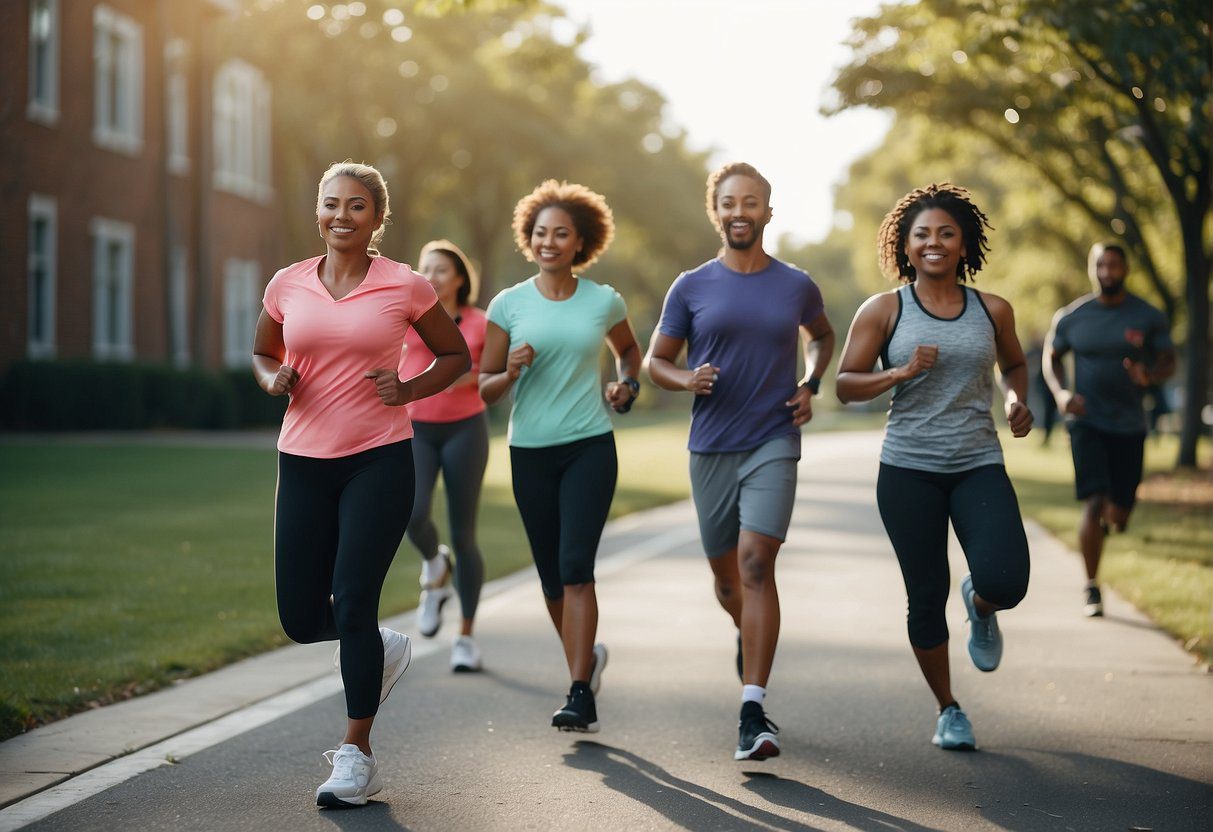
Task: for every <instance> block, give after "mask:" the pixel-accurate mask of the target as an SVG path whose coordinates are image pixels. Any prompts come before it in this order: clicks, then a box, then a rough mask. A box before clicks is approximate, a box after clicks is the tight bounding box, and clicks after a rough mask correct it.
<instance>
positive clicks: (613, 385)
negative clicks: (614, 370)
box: [605, 381, 635, 408]
mask: <svg viewBox="0 0 1213 832" xmlns="http://www.w3.org/2000/svg"><path fill="white" fill-rule="evenodd" d="M605 397H606V400H607V404H609V405H610V406H611V407H613V408H619V407H623V406H624V405H626V404H627V403H628V402H630V401H631V400H632V399H633V398H635V396H633V395H632V388H631V387H628V386H627V385H626V384H624V383H623V382H622V381H612V382H609V383H608V384H607V386H606V394H605Z"/></svg>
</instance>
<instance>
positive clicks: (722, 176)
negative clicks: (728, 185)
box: [707, 162, 771, 233]
mask: <svg viewBox="0 0 1213 832" xmlns="http://www.w3.org/2000/svg"><path fill="white" fill-rule="evenodd" d="M731 176H748V177H750V178H751V179H753V180H754V181H755V182H757V183H758V185H759V187H760V188H762V194H763V196H764V197H765V198H766V201H767V207H770V205H771V183H770V182H768V181H767V178H766V177H765V176H763V175H762V174H761V173H759V172H758V168H756V167H754V166H753V165H751V164H749V163H748V162H729V163H728V164H727V165H721V166H720V167H718V168H717V169H716V170H714V171H712V172H711V173H710V174H709V175H708V192H707V209H708V219H709V220H711V221H712V226H713V227H714V228H715V229H716V231H717V233H724V232H723V230H722V229H721V228H720V217H719V215H717V213H716V196H717V194H719V193H720V186H721V184H722V183H723V182H724V181H725V180H726V179H728V178H729V177H731Z"/></svg>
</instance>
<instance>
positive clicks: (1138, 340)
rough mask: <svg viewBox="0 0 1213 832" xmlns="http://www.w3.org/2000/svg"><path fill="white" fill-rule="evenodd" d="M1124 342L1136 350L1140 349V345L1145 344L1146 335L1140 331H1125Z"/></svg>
mask: <svg viewBox="0 0 1213 832" xmlns="http://www.w3.org/2000/svg"><path fill="white" fill-rule="evenodd" d="M1125 340H1126V341H1128V342H1129V343H1130V344H1132V345H1133V346H1135V347H1137V348H1138V349H1141V346H1142V344H1144V343H1145V342H1146V334H1145V333H1144V332H1142V331H1141V330H1140V329H1126V330H1125Z"/></svg>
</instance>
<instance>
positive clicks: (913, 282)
mask: <svg viewBox="0 0 1213 832" xmlns="http://www.w3.org/2000/svg"><path fill="white" fill-rule="evenodd" d="M988 227H989V223H988V221H987V219H986V215H985V214H984V213H982V211H981V210H980V209H979V208H978V207H977V206H976V205H974V204H973V201H972V197H971V196H970V194H969V192H968V191H966V190H965V189H963V188H958V187H955V186H953V185H949V184H943V185H930V186H928V187H926V188H919V189H917V190H914V191H911V192H910V193H908V194H906V195H905V196H904V197H902V199H901V201H900V202H898V203H897V205H896V207H894V209H893V210H892V211H890V212H889V214H888V215H887V216H886V217H885V218H884V222H883V223H882V224H881V226H880V236H879V251H880V265H881V270H882V271H884V273H885V274H886V275H887V276H888V277H890V278H892V279H898V280H900V281H901V283H902V286H901V288H899V289H894V290H892V291H889V292H883V293H881V294H878V295H874V296H872V297H870V298H868V300H867V301H865V302H864V304H863V305H862V306H861V307H860V308H859V311H858V312H857V313H856V314H855V320H854V321H852V323H851V330H850V332H849V333H848V335H847V343H846V347H845V348H844V350H843V355H842V361H841V362H840V363H839V367H838V387H837V389H838V397H839V399H841V400H842V401H843V402H853V401H869V400H871V399H873V398H875V397H877V396H879V395H880V394H882V393H885V392H887V391H889V390H892V391H893V399H892V402H891V404H890V406H889V421H888V426H887V428H886V431H885V439H884V445H883V447H882V449H881V453H880V474H879V476H878V478H877V483H876V503H877V506H878V507H879V509H880V517H881V520H883V521H884V526H885V530H886V531H887V532H888V535H889V540H890V541H891V542H892V544H893V549H894V551H895V552H896V553H897V560H898V561H899V563H900V565H901V574H902V578H903V579H904V580H905V585H906V593H907V595H908V597H909V613H908V616H907V627H908V630H909V636H910V645H911V647H913V649H914V657H915V658H916V659H917V660H918V666H919V667H920V668H921V670H922V675H923V676H924V677H925V678H926V681H927V685H928V686H929V687H930V689H931V692H932V693H933V694H934V695H935V698H936V700H938V702H939V716H938V718H937V720H936V725H935V735H934V737H933V738H932V742H934V743H935V745H937V746H939V747H940V748H944V749H948V750H974V749H976V748H977V741H976V739H975V738H974V736H973V727H972V725H971V723H970V722H969V718H968V716H967V715H966V714H965V712H964V711H963V710H961V707H960V704H959V703H958V702H957V701H956V698H955V697H954V696H953V695H952V682H951V671H950V668H949V663H948V625H947V621H946V619H945V606H946V603H947V600H948V593H949V591H950V583H951V581H950V573H949V569H948V521H949V520H950V521H951V523H952V528H953V529H954V530H955V532H956V537H957V539H958V540H959V541H960V545H961V548H962V549H963V550H964V555H965V559H966V560H967V561H968V564H969V569H970V570H971V573H970V574H969V575H966V576H965V578H964V580H962V581H961V584H960V592H961V596H962V598H963V600H964V605H965V609H966V610H967V612H968V617H969V657H970V658H971V659H972V660H973V664H974V665H975V666H976V667H977V669H978V670H982V671H987V672H988V671H992V670H994V669H996V668H997V667H998V664H999V662H1000V661H1001V659H1002V645H1003V642H1002V634H1001V632H1000V631H999V629H998V620H997V617H996V615H995V613H996V611H997V610H1005V609H1009V608H1011V607H1014V606H1015V605H1017V604H1018V603H1019V602H1020V601H1021V600H1022V599H1023V597H1024V594H1025V593H1026V592H1027V589H1028V569H1029V564H1028V541H1027V537H1026V535H1025V534H1024V528H1023V520H1022V518H1021V517H1020V514H1019V503H1018V501H1017V500H1016V497H1015V490H1014V489H1013V488H1012V487H1011V481H1010V480H1009V479H1008V478H1007V472H1006V469H1005V468H1004V467H1003V456H1002V447H1001V446H1000V445H999V442H998V434H997V433H996V432H995V429H994V419H993V417H992V416H991V414H990V400H991V394H992V390H991V387H992V386H993V380H994V378H993V375H994V374H993V369H994V364H995V363H997V364H998V368H999V370H1000V371H1001V375H1000V385H1001V387H1002V393H1003V398H1004V400H1005V412H1006V416H1007V421H1008V422H1009V423H1010V426H1011V433H1012V435H1013V436H1015V437H1023V436H1027V434H1028V431H1029V430H1031V428H1032V412H1031V411H1030V410H1029V409H1028V407H1027V404H1026V402H1027V396H1028V370H1027V365H1026V363H1025V359H1024V354H1023V349H1022V348H1021V347H1020V345H1019V338H1018V337H1017V336H1016V334H1015V316H1014V313H1013V312H1012V310H1011V305H1010V304H1009V303H1007V302H1006V301H1005V300H1003V299H1002V298H1000V297H998V296H997V295H992V294H989V293H987V292H979V291H977V290H976V289H973V288H971V287H969V286H966V285H965V283H966V282H967V281H968V280H969V279H971V278H973V277H975V276H976V274H977V272H978V271H979V270H980V269H981V267H982V265H983V264H984V262H985V259H986V249H987V242H986V234H985V229H986V228H988ZM878 359H879V360H880V363H881V367H882V369H881V370H879V371H874V369H873V368H874V365H875V364H876V362H877V360H878Z"/></svg>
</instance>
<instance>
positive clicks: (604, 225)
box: [513, 179, 615, 266]
mask: <svg viewBox="0 0 1213 832" xmlns="http://www.w3.org/2000/svg"><path fill="white" fill-rule="evenodd" d="M544 208H559V209H560V210H562V211H564V212H565V213H566V214H568V215H569V217H570V218H572V220H573V227H574V228H576V229H577V234H578V235H579V236H580V237H581V250H580V251H579V252H577V254H575V255H574V256H573V265H574V266H589V265H591V264H592V263H593V262H594V261H595V260H597V259H598V257H599V255H601V254H602V253H603V252H604V251H606V248H607V246H609V245H610V244H611V240H613V239H614V238H615V217H614V215H612V214H611V209H610V206H608V205H607V203H606V200H605V199H604V198H603V196H602V194H599V193H595V192H594V191H591V190H590V189H589V188H587V187H586V186H585V185H577V184H575V183H572V182H557V181H556V180H555V179H548V180H547V181H545V182H543V183H541V184H539V185H538V186H536V188H535V190H533V191H531V192H530V193H529V194H527V195H526V196H524V197H523V198H522V199H520V200H518V204H517V205H515V206H514V224H513V229H514V241H515V242H516V243H517V244H518V250H519V251H521V252H522V253H523V254H524V255H526V259H528V260H531V261H534V260H535V253H534V252H533V251H531V232H533V231H534V230H535V220H536V218H538V216H539V212H540V211H542V210H543V209H544Z"/></svg>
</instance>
